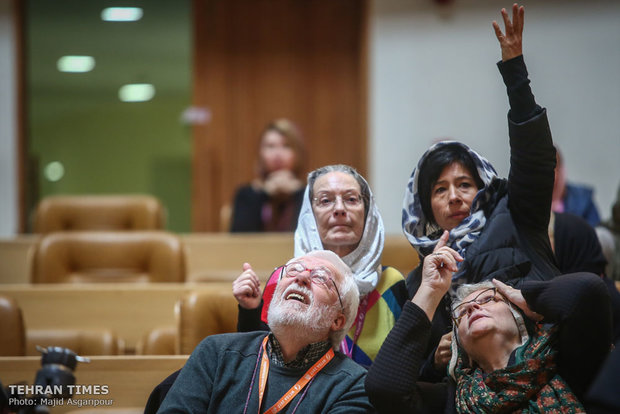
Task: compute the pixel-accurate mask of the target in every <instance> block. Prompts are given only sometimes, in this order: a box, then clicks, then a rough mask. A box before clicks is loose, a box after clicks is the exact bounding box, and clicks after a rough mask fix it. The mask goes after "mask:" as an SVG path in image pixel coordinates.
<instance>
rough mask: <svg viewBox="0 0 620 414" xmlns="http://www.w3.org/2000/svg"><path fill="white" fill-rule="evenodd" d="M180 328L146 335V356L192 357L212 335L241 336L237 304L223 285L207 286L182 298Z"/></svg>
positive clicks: (141, 348)
mask: <svg viewBox="0 0 620 414" xmlns="http://www.w3.org/2000/svg"><path fill="white" fill-rule="evenodd" d="M175 308H176V309H175V312H176V316H177V326H176V327H173V326H170V327H161V328H156V329H154V330H152V331H151V332H148V333H147V334H145V335H144V337H143V338H142V340H141V341H140V343H139V345H138V347H137V353H138V354H142V355H169V354H177V355H188V354H191V353H192V351H193V350H194V348H195V347H196V345H198V343H200V341H202V340H203V339H204V338H205V337H207V336H209V335H215V334H222V333H230V332H237V301H236V300H235V298H234V297H233V295H232V293H231V291H230V289H224V288H223V287H222V285H221V284H214V285H204V286H201V288H200V290H196V291H192V292H190V293H188V294H187V295H185V296H184V297H183V298H181V299H180V300H179V301H178V302H177V304H176V307H175Z"/></svg>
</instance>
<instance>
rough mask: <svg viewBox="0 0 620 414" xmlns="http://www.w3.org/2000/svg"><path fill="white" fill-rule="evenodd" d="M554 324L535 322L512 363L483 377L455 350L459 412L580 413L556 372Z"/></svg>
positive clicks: (574, 398)
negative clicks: (530, 334) (465, 362)
mask: <svg viewBox="0 0 620 414" xmlns="http://www.w3.org/2000/svg"><path fill="white" fill-rule="evenodd" d="M555 331H556V328H555V327H548V326H543V325H537V327H536V332H535V333H534V335H532V337H530V340H529V341H528V342H527V343H526V344H525V345H522V346H521V347H519V348H518V349H517V351H516V358H515V364H514V365H511V366H508V367H506V368H503V369H498V370H496V371H493V372H492V373H490V374H489V375H486V377H485V376H484V373H483V372H482V370H481V369H480V368H475V369H472V368H469V367H466V366H465V364H464V363H463V360H464V356H465V355H464V352H462V351H459V356H458V360H457V365H456V369H455V374H456V378H457V383H456V410H457V412H459V413H511V412H518V413H548V412H553V413H583V412H585V410H584V408H583V406H582V405H581V403H580V402H579V401H578V400H577V397H575V395H574V394H573V392H572V391H571V390H570V387H569V386H568V384H567V383H566V382H565V381H564V380H563V379H562V378H561V377H560V376H559V375H558V374H557V368H556V363H555V356H556V354H557V351H556V350H555V349H554V347H553V346H552V343H553V339H554V337H555V335H554V333H555Z"/></svg>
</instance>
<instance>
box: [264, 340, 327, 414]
mask: <svg viewBox="0 0 620 414" xmlns="http://www.w3.org/2000/svg"><path fill="white" fill-rule="evenodd" d="M268 338H269V336H266V337H265V339H263V356H262V359H261V363H260V373H259V375H258V412H259V413H260V407H261V405H262V404H263V395H265V387H266V386H267V376H268V375H269V357H268V356H267V340H268ZM333 357H334V350H333V348H330V349H329V351H327V352H326V353H325V355H323V356H322V357H321V359H319V360H318V361H316V362H315V363H314V365H312V366H311V367H310V368H309V369H308V371H306V373H305V374H304V375H303V376H302V377H301V378H300V379H299V381H297V383H295V385H293V386H292V387H291V389H290V390H288V391H287V392H286V394H284V395H283V396H282V397H281V398H280V399H279V400H278V402H277V403H275V404H274V405H273V406H272V407H271V408H270V409H268V410H267V411H265V414H275V413H277V412H279V411H280V410H282V409H283V408H284V407H286V406H287V404H288V403H290V402H291V401H292V400H293V398H295V396H296V395H297V394H299V391H301V390H303V389H304V387H305V386H306V385H307V384H308V382H310V381H311V380H312V379H313V378H314V376H315V375H316V374H318V372H319V371H320V370H322V369H323V368H324V367H325V365H327V363H328V362H329V361H331V359H332V358H333Z"/></svg>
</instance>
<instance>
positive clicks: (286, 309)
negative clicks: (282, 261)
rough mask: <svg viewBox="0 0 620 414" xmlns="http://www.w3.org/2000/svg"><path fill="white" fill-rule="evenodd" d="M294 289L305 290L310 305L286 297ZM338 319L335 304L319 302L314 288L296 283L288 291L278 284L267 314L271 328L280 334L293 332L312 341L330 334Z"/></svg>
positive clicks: (302, 291)
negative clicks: (330, 329) (335, 320)
mask: <svg viewBox="0 0 620 414" xmlns="http://www.w3.org/2000/svg"><path fill="white" fill-rule="evenodd" d="M291 290H295V291H298V292H301V293H303V294H304V295H305V296H306V297H307V298H308V299H309V300H310V305H304V304H302V303H301V302H299V301H296V300H285V299H284V298H285V297H286V295H287V294H288V292H289V291H291ZM335 318H336V311H335V309H333V307H331V306H329V305H326V304H318V303H316V301H315V300H314V295H313V294H312V291H311V290H310V289H308V288H306V287H305V286H299V285H296V284H291V285H289V287H288V288H287V289H286V291H284V292H282V289H281V288H280V287H279V286H278V287H277V288H276V290H275V292H274V295H273V300H272V301H271V304H270V306H269V311H268V313H267V319H268V321H269V328H270V329H271V331H272V332H273V333H275V334H276V335H277V334H278V333H279V332H284V331H287V332H289V334H290V333H291V332H292V333H294V335H295V336H296V337H298V338H306V339H307V340H308V343H309V344H310V343H314V342H317V341H319V340H321V339H323V338H324V337H325V335H327V334H329V328H330V327H331V325H332V322H333V321H334V319H335Z"/></svg>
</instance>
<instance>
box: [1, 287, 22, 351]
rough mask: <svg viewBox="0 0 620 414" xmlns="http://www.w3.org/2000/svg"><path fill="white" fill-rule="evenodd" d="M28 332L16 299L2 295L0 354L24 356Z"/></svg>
mask: <svg viewBox="0 0 620 414" xmlns="http://www.w3.org/2000/svg"><path fill="white" fill-rule="evenodd" d="M25 353H26V334H25V330H24V319H23V317H22V312H21V309H20V308H19V306H18V305H17V302H15V300H13V299H11V298H9V297H6V296H0V356H23V355H25Z"/></svg>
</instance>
